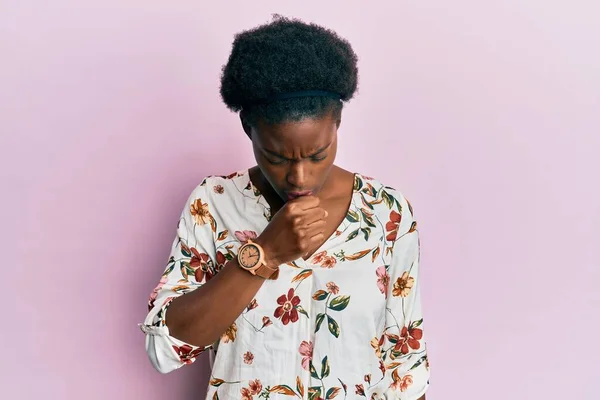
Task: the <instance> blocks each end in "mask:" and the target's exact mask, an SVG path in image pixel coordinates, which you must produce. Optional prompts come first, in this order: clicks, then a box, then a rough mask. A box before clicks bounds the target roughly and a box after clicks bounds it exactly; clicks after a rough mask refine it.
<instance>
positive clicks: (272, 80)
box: [221, 16, 358, 123]
mask: <svg viewBox="0 0 600 400" xmlns="http://www.w3.org/2000/svg"><path fill="white" fill-rule="evenodd" d="M356 62H357V57H356V54H355V53H354V51H353V50H352V47H351V46H350V43H348V41H346V40H345V39H342V38H340V37H339V36H338V35H337V34H336V33H335V32H333V31H331V30H329V29H326V28H323V27H321V26H318V25H315V24H307V23H304V22H302V21H299V20H296V19H289V18H284V17H280V16H275V18H274V20H273V21H272V22H270V23H268V24H265V25H261V26H259V27H257V28H254V29H251V30H247V31H244V32H241V33H239V34H237V35H236V36H235V40H234V42H233V49H232V51H231V54H230V56H229V59H228V61H227V64H226V65H224V66H223V73H222V76H221V97H222V98H223V102H224V103H225V104H226V105H227V107H228V108H229V109H230V110H232V111H235V112H237V111H242V113H243V116H244V118H245V119H246V120H248V121H249V122H250V123H254V122H256V121H257V119H259V118H261V119H263V120H264V121H265V122H267V123H280V122H284V121H298V120H301V119H303V118H318V117H321V116H323V115H325V114H326V113H327V112H329V111H334V112H338V113H339V112H341V109H342V105H343V103H342V102H343V101H348V100H350V99H351V98H352V96H353V95H354V93H355V92H356V87H357V82H358V69H357V66H356ZM304 90H323V91H329V92H335V93H337V94H339V95H340V98H341V100H337V99H332V98H329V97H320V96H316V97H301V98H291V99H285V100H278V101H274V102H269V103H266V104H264V103H262V104H261V103H260V102H261V101H264V100H265V99H268V98H270V97H272V96H274V95H279V94H283V93H290V92H297V91H304ZM257 103H259V104H257Z"/></svg>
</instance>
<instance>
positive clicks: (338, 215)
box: [167, 113, 425, 400]
mask: <svg viewBox="0 0 600 400" xmlns="http://www.w3.org/2000/svg"><path fill="white" fill-rule="evenodd" d="M241 121H242V126H243V128H244V131H245V132H246V134H247V135H248V136H249V137H250V138H251V140H252V146H253V149H254V156H255V158H256V163H257V166H256V167H254V168H251V169H250V178H251V180H252V182H253V184H254V185H255V186H256V187H257V188H258V189H259V190H260V191H261V193H262V194H263V196H264V197H265V199H266V200H267V202H268V203H269V205H270V206H271V213H272V214H273V215H275V214H276V213H279V211H280V210H281V211H282V212H283V211H286V213H287V214H289V216H290V218H288V219H287V220H284V217H285V215H283V216H282V217H278V216H277V215H276V216H275V218H278V223H279V225H277V226H275V228H279V227H280V226H284V227H285V223H290V224H292V225H294V223H296V222H298V221H300V222H299V223H300V225H306V227H303V228H302V229H304V230H302V229H300V230H296V229H295V228H294V231H295V232H308V233H307V235H308V236H309V237H310V238H311V240H310V241H309V240H308V239H305V240H304V241H303V243H304V244H307V243H308V245H307V247H306V248H303V249H302V252H303V253H304V258H309V257H310V256H311V255H312V254H313V253H314V251H315V250H317V249H318V248H319V247H320V245H321V244H322V243H323V242H324V241H325V240H326V239H327V238H329V237H330V236H331V235H332V234H333V232H334V231H335V230H336V228H337V227H338V226H339V224H340V223H341V221H342V220H343V219H344V218H345V215H346V212H347V210H348V207H349V205H350V201H351V197H352V187H353V184H354V174H352V173H350V172H348V171H346V170H344V169H342V168H339V167H338V166H336V165H334V161H335V157H336V153H337V131H338V128H339V126H340V123H341V118H340V116H336V115H335V114H334V113H327V114H326V115H325V116H323V117H321V118H316V119H304V120H302V121H297V122H284V123H281V124H274V125H269V124H265V123H264V122H262V121H258V122H257V123H256V124H254V125H251V124H249V123H247V121H245V120H244V118H243V116H242V120H241ZM303 191H310V192H311V194H310V195H307V196H303V197H301V198H296V199H292V200H290V199H289V198H288V194H290V193H294V192H303ZM282 209H285V210H282ZM290 210H291V211H290ZM288 211H289V212H288ZM287 214H286V215H287ZM275 218H274V219H275ZM282 220H284V221H283V222H281V221H282ZM272 224H273V221H272V222H271V223H270V224H269V227H267V229H265V232H263V233H262V234H261V235H260V236H259V237H258V238H257V239H256V242H257V243H259V244H260V245H261V246H262V247H263V248H264V250H265V253H266V256H267V265H275V266H276V265H279V264H282V263H283V262H281V260H280V259H278V256H272V257H271V255H272V254H274V253H275V250H273V249H275V248H278V247H281V246H280V245H278V246H271V247H270V244H271V242H273V239H272V238H273V237H275V236H281V235H282V234H281V232H275V234H276V235H273V233H272V232H271V235H270V236H269V234H268V232H267V231H268V230H269V229H270V227H271V225H272ZM281 224H283V225H281ZM275 228H273V229H275ZM273 229H271V231H272V230H273ZM285 229H287V227H286V228H285ZM289 229H290V230H292V227H290V228H289ZM266 236H269V239H267V238H266ZM295 237H296V236H294V238H295ZM287 241H289V240H286V241H284V242H287ZM286 261H287V260H286ZM263 282H264V279H262V278H260V277H257V276H254V275H252V274H249V273H248V272H246V271H244V270H242V269H241V268H240V267H239V265H238V262H237V260H235V259H234V260H232V261H229V262H228V263H227V264H226V265H225V266H224V267H223V269H222V270H221V271H220V272H219V273H218V274H217V275H216V276H215V277H214V278H213V279H211V280H210V281H208V282H207V283H206V284H205V285H204V286H203V287H202V290H195V291H193V292H191V293H189V294H187V295H185V296H180V297H178V298H176V299H175V300H173V302H172V303H171V305H170V306H169V311H168V313H167V326H168V327H169V330H170V332H171V334H172V335H173V336H174V337H176V338H178V339H180V340H183V341H185V342H188V343H191V344H194V345H196V346H200V347H204V346H207V345H210V344H211V343H213V342H215V341H217V340H218V339H219V337H220V336H221V334H222V333H223V332H224V331H225V330H226V329H227V328H228V327H229V326H230V325H231V324H232V323H233V322H234V321H235V320H236V319H237V318H238V317H239V315H240V314H241V312H242V311H243V310H244V309H245V307H246V306H247V305H248V304H249V303H250V302H251V301H252V299H253V298H254V297H255V295H256V293H257V292H258V290H259V289H260V288H261V286H262V284H263ZM233 292H235V293H237V296H231V293H233ZM215 304H217V305H218V306H217V307H215ZM424 399H425V396H423V397H421V398H420V399H419V400H424Z"/></svg>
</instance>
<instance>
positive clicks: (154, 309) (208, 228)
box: [139, 183, 217, 374]
mask: <svg viewBox="0 0 600 400" xmlns="http://www.w3.org/2000/svg"><path fill="white" fill-rule="evenodd" d="M215 226H216V223H215V220H214V217H213V215H212V214H211V210H210V209H209V205H208V199H207V195H206V189H205V186H204V183H203V184H202V185H200V186H198V187H197V188H196V189H195V190H194V191H193V192H192V194H191V196H190V197H189V199H188V201H187V203H186V205H185V207H184V209H183V212H182V213H181V217H180V219H179V223H178V225H177V235H176V237H175V240H174V241H173V245H172V248H171V253H170V256H169V260H168V262H167V266H166V269H165V271H164V273H163V274H162V276H161V278H160V281H159V283H158V285H157V286H156V288H155V289H154V290H153V291H152V293H151V294H150V299H149V302H148V310H149V312H148V315H147V316H146V319H145V320H144V322H143V323H142V324H139V326H140V329H141V330H142V332H144V334H145V335H146V352H147V353H148V357H149V359H150V362H151V363H152V365H153V366H154V368H155V369H156V370H158V371H159V372H161V373H163V374H166V373H168V372H171V371H173V370H175V369H177V368H180V367H182V366H184V365H186V364H191V363H193V362H194V361H195V360H196V358H197V357H198V355H199V354H200V353H202V352H203V351H204V350H207V349H209V348H210V347H212V346H207V347H205V348H200V347H197V346H194V345H191V344H189V343H185V342H182V341H181V340H178V339H177V338H175V337H173V336H171V335H170V333H169V327H168V326H167V325H166V322H165V318H166V314H167V309H168V306H169V304H170V303H171V302H172V301H173V299H175V298H177V297H179V296H182V295H184V294H186V293H189V292H191V291H193V290H196V289H197V288H199V287H201V286H202V285H203V284H204V283H206V281H207V280H209V279H210V278H211V277H213V276H214V275H215V273H216V271H217V268H216V266H215V261H214V260H215V258H216V257H215V245H214V239H213V229H214V227H215Z"/></svg>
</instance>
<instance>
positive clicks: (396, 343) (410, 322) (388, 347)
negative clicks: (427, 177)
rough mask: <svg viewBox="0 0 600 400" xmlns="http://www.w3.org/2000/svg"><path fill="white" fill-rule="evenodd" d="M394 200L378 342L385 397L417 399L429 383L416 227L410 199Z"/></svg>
mask: <svg viewBox="0 0 600 400" xmlns="http://www.w3.org/2000/svg"><path fill="white" fill-rule="evenodd" d="M397 204H398V208H399V214H400V221H398V227H397V234H396V237H395V238H393V250H392V252H393V254H392V260H391V265H390V268H389V285H388V291H387V301H386V304H387V309H386V325H385V326H386V329H385V332H384V334H383V336H382V337H381V339H380V343H379V344H380V345H381V352H382V359H383V363H384V366H382V369H383V367H385V375H386V377H385V378H386V379H387V380H388V382H389V387H388V389H386V392H385V398H386V399H401V400H417V399H419V398H420V397H421V396H423V395H424V394H425V392H426V391H427V388H428V386H429V362H428V359H427V350H426V345H425V341H424V337H423V315H422V312H421V297H420V280H419V261H420V260H419V259H420V242H419V231H418V230H417V222H416V220H415V219H414V218H413V211H412V207H411V205H410V203H409V202H408V201H407V200H406V199H405V198H404V197H403V196H402V195H399V196H398V202H397ZM396 215H397V214H396ZM396 221H397V220H396ZM396 221H392V222H396Z"/></svg>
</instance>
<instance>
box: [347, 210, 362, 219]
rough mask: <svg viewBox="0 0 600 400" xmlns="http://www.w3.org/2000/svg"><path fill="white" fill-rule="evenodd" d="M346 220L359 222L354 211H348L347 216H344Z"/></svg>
mask: <svg viewBox="0 0 600 400" xmlns="http://www.w3.org/2000/svg"><path fill="white" fill-rule="evenodd" d="M346 219H347V220H348V221H350V222H358V221H359V220H360V216H359V215H358V213H357V212H356V211H354V210H348V214H346Z"/></svg>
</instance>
